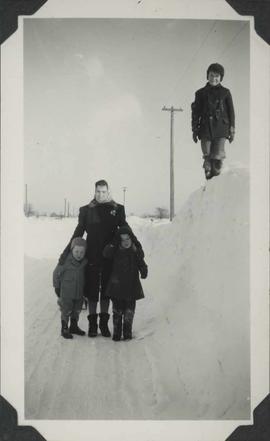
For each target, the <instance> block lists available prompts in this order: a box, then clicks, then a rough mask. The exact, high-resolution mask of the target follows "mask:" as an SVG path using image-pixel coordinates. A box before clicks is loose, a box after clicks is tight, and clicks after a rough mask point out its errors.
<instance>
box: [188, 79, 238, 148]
mask: <svg viewBox="0 0 270 441" xmlns="http://www.w3.org/2000/svg"><path fill="white" fill-rule="evenodd" d="M191 109H192V131H193V132H194V133H195V134H196V135H198V137H199V139H202V138H206V139H209V140H212V139H214V138H228V137H229V135H230V129H231V128H232V129H233V130H234V127H235V114H234V107H233V101H232V96H231V92H230V91H229V89H226V88H225V87H223V86H222V85H221V84H218V85H217V86H210V84H209V83H207V84H206V86H205V87H203V88H202V89H199V90H197V92H196V93H195V101H194V102H193V103H192V105H191Z"/></svg>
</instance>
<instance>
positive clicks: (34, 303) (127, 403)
mask: <svg viewBox="0 0 270 441" xmlns="http://www.w3.org/2000/svg"><path fill="white" fill-rule="evenodd" d="M239 201H241V203H239ZM248 210H249V207H248V175H247V173H246V172H245V171H242V170H236V171H233V172H229V173H228V174H226V175H225V174H224V175H222V176H221V177H220V178H219V179H218V180H216V181H213V182H212V181H211V182H209V183H208V185H207V188H206V189H200V190H198V191H197V192H195V193H194V194H192V195H191V197H190V199H189V200H188V201H187V203H186V204H185V205H184V207H183V209H182V210H181V212H180V213H179V215H178V216H177V217H176V218H175V220H174V222H173V223H172V224H167V225H166V224H165V225H154V224H151V222H149V221H146V220H143V219H130V220H129V221H130V223H131V225H132V227H133V229H134V231H135V233H136V235H137V236H138V238H139V239H140V240H141V242H142V244H143V246H144V249H145V252H146V256H147V259H146V260H147V263H148V264H149V270H150V271H149V277H148V279H147V280H145V281H143V286H144V290H145V294H146V297H145V299H143V300H140V301H138V302H137V310H136V314H135V320H134V336H135V338H134V340H132V341H129V342H124V341H121V342H113V341H112V340H111V339H106V338H104V337H101V336H98V337H97V338H94V339H91V338H88V337H87V336H84V337H79V336H75V337H74V339H73V340H68V341H67V340H65V339H63V338H62V337H61V336H60V314H59V311H58V308H57V305H56V296H55V294H54V291H53V289H52V283H51V277H52V270H53V268H54V266H55V264H56V259H57V256H58V255H59V252H60V251H61V250H62V249H63V248H64V246H65V244H66V241H67V238H69V237H70V235H71V234H72V232H73V229H74V224H76V220H71V219H67V220H63V221H56V220H52V219H27V220H26V224H25V235H26V238H27V241H26V244H27V249H26V258H25V409H26V410H25V413H26V418H27V419H248V418H249V396H250V390H249V387H250V383H249V378H250V377H249V374H250V366H249V363H250V361H249V354H250V351H249V326H250V324H249V277H248V272H249V239H248V238H249V225H248ZM40 237H42V238H43V240H42V241H40ZM56 238H57V240H56ZM86 316H87V312H86V311H82V314H81V318H80V322H79V324H80V326H81V328H82V329H84V330H87V325H88V321H87V317H86ZM110 326H111V328H112V321H111V320H110Z"/></svg>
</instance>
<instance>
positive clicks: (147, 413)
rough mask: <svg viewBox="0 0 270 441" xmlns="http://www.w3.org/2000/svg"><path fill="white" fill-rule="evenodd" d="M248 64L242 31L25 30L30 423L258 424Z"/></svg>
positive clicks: (57, 25)
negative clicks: (253, 388)
mask: <svg viewBox="0 0 270 441" xmlns="http://www.w3.org/2000/svg"><path fill="white" fill-rule="evenodd" d="M248 72H249V22H248V21H235V22H229V21H211V20H207V21H201V20H196V21H194V20H165V19H161V20H151V19H148V20H147V19H144V20H137V19H35V18H33V19H31V18H29V19H26V20H25V21H24V129H25V132H24V133H25V138H24V141H25V144H24V145H25V150H24V155H25V156H24V161H25V162H24V169H25V412H26V417H27V418H28V419H248V418H249V415H250V404H249V399H250V363H249V357H250V349H249V343H250V342H249V327H250V323H249V307H250V306H249V277H248V275H249V177H248V168H249V135H248V133H247V130H246V128H247V127H248V126H249V74H248ZM171 138H172V139H171ZM84 233H85V236H84V237H85V240H86V242H85V241H82V239H81V238H82V237H83V235H84ZM41 238H42V240H41ZM71 239H73V240H71ZM70 240H71V241H70ZM76 244H77V245H76ZM81 248H82V252H81V254H80V255H79V256H78V257H76V255H74V251H78V252H80V251H81V250H80V249H81ZM60 255H61V257H60ZM59 258H60V260H58V259H59ZM56 265H58V266H57V267H56ZM55 267H56V268H55ZM52 275H53V276H52ZM52 279H53V280H52ZM54 291H56V293H55V292H54ZM84 297H85V299H86V301H84ZM57 304H58V306H57ZM82 306H84V308H85V309H83V310H82ZM135 306H136V307H135ZM59 309H60V311H59ZM240 318H241V325H240V326H239V320H240ZM82 331H84V333H85V334H86V335H85V336H83V335H81V334H82ZM110 334H111V335H110ZM61 337H62V338H61ZM63 337H64V338H63ZM131 337H132V340H131ZM71 338H72V341H67V339H70V340H71ZM112 340H113V341H112ZM119 340H120V341H119ZM129 340H131V341H129ZM116 341H119V343H116ZM198 366H200V369H199V371H198ZM50 372H53V375H50ZM198 391H199V394H198Z"/></svg>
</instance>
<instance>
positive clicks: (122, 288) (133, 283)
mask: <svg viewBox="0 0 270 441" xmlns="http://www.w3.org/2000/svg"><path fill="white" fill-rule="evenodd" d="M103 254H104V256H105V257H106V258H109V259H112V260H113V267H112V273H111V277H110V280H109V282H108V285H107V289H106V296H107V297H110V298H111V299H117V300H120V299H125V300H138V299H142V298H143V297H144V293H143V289H142V285H141V282H140V278H139V272H140V273H141V276H142V277H143V278H146V276H147V265H146V263H145V261H144V259H143V253H142V251H141V250H140V249H139V248H137V247H136V246H135V244H134V243H133V244H132V246H131V247H130V248H121V247H120V245H119V244H116V245H115V246H113V245H111V244H109V245H107V246H106V247H105V248H104V252H103Z"/></svg>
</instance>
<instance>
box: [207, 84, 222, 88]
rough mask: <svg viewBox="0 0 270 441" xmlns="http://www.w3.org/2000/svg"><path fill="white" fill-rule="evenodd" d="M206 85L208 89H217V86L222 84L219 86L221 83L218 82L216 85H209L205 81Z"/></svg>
mask: <svg viewBox="0 0 270 441" xmlns="http://www.w3.org/2000/svg"><path fill="white" fill-rule="evenodd" d="M206 87H207V88H209V89H217V88H219V87H222V86H221V83H218V84H217V85H216V86H211V84H210V83H209V82H207V83H206Z"/></svg>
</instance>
